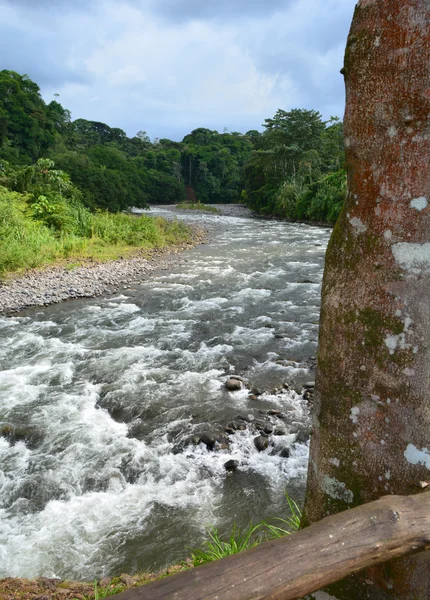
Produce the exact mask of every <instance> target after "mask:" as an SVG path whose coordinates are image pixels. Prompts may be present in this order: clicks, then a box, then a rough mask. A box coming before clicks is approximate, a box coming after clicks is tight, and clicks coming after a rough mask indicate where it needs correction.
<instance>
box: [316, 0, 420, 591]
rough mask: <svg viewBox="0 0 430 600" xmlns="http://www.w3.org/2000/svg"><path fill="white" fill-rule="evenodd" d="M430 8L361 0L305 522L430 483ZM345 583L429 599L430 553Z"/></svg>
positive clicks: (351, 45)
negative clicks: (341, 202)
mask: <svg viewBox="0 0 430 600" xmlns="http://www.w3.org/2000/svg"><path fill="white" fill-rule="evenodd" d="M429 19H430V1H429V0H361V1H360V2H359V3H358V5H357V7H356V10H355V14H354V19H353V23H352V27H351V31H350V34H349V38H348V44H347V49H346V56H345V66H344V71H343V72H344V75H345V81H346V91H347V104H346V114H345V142H346V151H347V169H348V189H349V192H348V198H347V201H346V205H345V207H344V209H343V211H342V214H341V216H340V218H339V221H338V223H337V225H336V227H335V229H334V231H333V235H332V238H331V240H330V244H329V248H328V251H327V259H326V269H325V274H324V282H323V293H322V312H321V323H320V341H319V352H318V368H317V379H316V392H315V416H314V434H313V436H312V442H311V456H310V464H309V473H308V488H307V495H306V503H305V513H304V523H305V524H309V523H313V522H315V521H318V520H319V519H321V518H323V517H324V516H326V515H328V514H332V513H335V512H339V511H342V510H345V509H347V508H351V507H353V506H356V505H358V504H363V503H366V502H370V501H372V500H375V499H377V498H379V497H381V496H383V495H385V494H402V495H407V494H413V493H415V492H416V491H417V490H419V488H420V487H422V488H423V487H424V486H425V485H426V482H427V481H430V207H429V198H430V196H429V194H430V190H429V188H430V168H429V167H430V164H429V140H430V126H429V116H430V81H429V64H430V39H429ZM345 586H346V587H347V588H348V590H349V591H346V592H341V591H339V590H337V591H333V590H331V591H330V593H331V594H334V597H336V598H347V599H348V600H358V599H361V598H366V599H367V598H396V599H398V600H427V599H428V598H430V554H429V553H428V552H426V553H424V554H423V555H421V556H417V557H411V558H406V559H400V560H398V561H396V562H392V563H389V564H388V565H387V566H384V567H377V568H375V569H371V570H369V571H368V572H367V573H365V574H364V575H363V577H362V578H361V577H360V578H359V577H358V576H356V577H355V578H354V579H352V580H351V581H350V582H348V583H345ZM345 586H344V587H345ZM351 590H353V591H351Z"/></svg>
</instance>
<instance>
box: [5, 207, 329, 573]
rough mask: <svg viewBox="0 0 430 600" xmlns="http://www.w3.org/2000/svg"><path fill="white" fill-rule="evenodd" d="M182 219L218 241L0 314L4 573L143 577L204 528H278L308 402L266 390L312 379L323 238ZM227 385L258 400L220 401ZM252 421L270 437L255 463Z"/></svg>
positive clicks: (181, 553) (306, 231)
mask: <svg viewBox="0 0 430 600" xmlns="http://www.w3.org/2000/svg"><path fill="white" fill-rule="evenodd" d="M158 212H159V213H160V212H161V213H163V212H164V211H163V210H161V211H158ZM184 218H188V219H190V220H193V221H197V222H198V221H202V220H203V221H206V222H208V221H209V222H212V223H214V224H215V225H216V228H215V232H214V234H213V236H212V237H213V239H212V241H211V242H210V243H208V244H206V245H202V246H200V247H198V248H195V249H194V250H191V251H190V252H188V253H187V254H186V255H184V257H183V261H182V264H181V265H180V266H177V267H176V268H172V270H169V271H159V272H157V273H155V274H154V275H153V276H152V277H151V278H150V279H148V280H146V281H143V282H142V283H140V284H134V285H133V286H132V287H131V288H130V289H126V290H124V291H123V292H122V293H121V294H120V295H117V296H115V297H107V298H97V299H92V300H80V301H73V302H68V303H65V304H61V305H57V306H51V307H46V308H43V309H37V310H36V309H34V310H32V311H27V312H26V313H25V314H23V315H22V316H19V317H13V318H0V369H1V370H0V431H2V435H0V577H6V576H21V577H30V578H33V577H37V576H40V575H45V576H59V577H62V578H75V579H90V580H91V579H94V578H95V577H100V576H103V575H106V574H114V573H116V574H118V573H120V572H124V571H125V572H129V573H133V572H136V571H139V570H154V569H157V568H161V567H162V566H164V565H167V564H171V563H173V562H175V561H176V560H178V559H182V558H185V556H186V555H187V554H189V552H187V547H190V546H197V545H199V544H201V542H202V540H203V539H204V534H205V529H206V527H207V526H208V525H209V524H210V525H215V526H216V527H217V528H218V529H219V530H220V531H229V530H230V529H231V527H232V524H233V523H237V524H238V525H240V526H245V525H248V524H249V522H250V521H251V520H253V521H254V522H255V521H257V520H260V519H262V518H268V517H271V516H277V515H284V514H286V501H285V496H284V492H285V490H288V492H289V493H290V494H291V495H292V496H293V497H294V498H296V499H298V500H299V501H300V500H301V499H302V497H303V491H304V485H305V477H306V467H307V457H308V445H307V442H306V431H307V429H308V427H309V414H308V406H307V403H306V401H305V400H304V399H303V398H302V397H301V395H300V394H298V393H296V392H295V391H293V390H291V391H287V390H286V391H285V392H280V391H277V392H276V393H270V390H271V391H273V389H274V388H277V387H278V388H279V387H280V386H281V385H282V383H283V382H288V381H292V380H293V381H295V382H303V381H305V380H307V379H309V378H312V377H313V375H312V374H311V373H310V372H309V371H308V369H307V365H308V364H309V357H313V356H314V355H315V353H316V341H317V331H318V318H319V303H320V300H319V296H320V283H321V278H322V269H323V261H324V253H325V249H326V245H327V242H328V238H329V233H330V232H329V230H328V229H325V228H318V227H309V226H306V225H301V224H299V225H292V224H287V223H282V222H277V221H263V220H258V219H250V218H235V217H227V216H206V215H205V216H204V217H202V216H195V215H190V216H188V217H184ZM310 282H312V283H310ZM233 373H235V374H237V375H241V376H243V377H245V378H247V379H248V380H249V382H250V383H251V385H252V386H254V387H258V388H260V389H261V390H266V391H267V392H266V393H264V394H263V395H262V396H259V397H258V399H257V400H255V399H249V398H248V394H249V390H246V389H242V390H240V391H237V392H233V393H230V392H228V391H227V390H226V389H225V386H224V384H225V381H226V379H227V377H228V376H229V375H231V374H233ZM269 409H279V410H281V411H282V413H284V414H283V415H281V417H282V418H281V419H279V418H278V417H277V416H270V417H268V416H267V414H264V413H267V410H269ZM259 411H261V412H259ZM238 415H241V416H243V417H244V418H245V419H247V420H248V421H252V422H251V423H250V424H248V425H247V428H246V429H245V430H243V431H237V432H236V433H235V434H230V435H229V436H227V438H228V441H229V447H224V448H222V447H219V448H218V449H215V450H208V448H207V447H206V446H205V445H204V444H202V443H199V444H197V445H196V444H195V441H196V440H195V439H194V440H193V439H192V438H193V436H194V437H195V436H196V435H198V434H199V433H201V432H205V431H209V432H215V433H222V432H223V430H224V427H225V426H226V424H227V423H228V422H229V421H231V420H232V419H237V416H238ZM259 418H262V419H266V420H270V421H271V422H272V426H273V428H274V429H275V430H276V432H277V433H278V434H281V435H270V437H269V442H270V445H269V448H268V449H267V450H265V451H263V452H258V451H257V449H256V447H255V446H254V442H253V440H254V438H255V437H256V435H258V432H256V430H255V428H254V425H253V422H255V420H257V421H258V419H259ZM243 422H245V421H243ZM297 436H298V437H297ZM296 440H297V441H296ZM225 445H226V444H224V446H225ZM286 448H288V449H289V452H290V456H289V457H285V454H286V452H285V449H286ZM281 454H284V456H281ZM287 454H288V452H287ZM229 459H236V460H238V461H239V467H238V469H237V470H236V471H234V472H233V473H227V472H226V470H225V468H224V463H225V462H226V461H227V460H229Z"/></svg>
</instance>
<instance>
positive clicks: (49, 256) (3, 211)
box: [0, 186, 191, 277]
mask: <svg viewBox="0 0 430 600" xmlns="http://www.w3.org/2000/svg"><path fill="white" fill-rule="evenodd" d="M55 206H57V205H55ZM58 207H59V208H58V211H59V212H58V213H57V214H58V215H60V214H61V215H63V214H64V213H65V210H66V209H67V218H66V219H64V220H63V221H62V224H63V225H64V227H61V228H58V225H57V227H55V226H53V225H51V226H49V225H48V224H47V219H46V218H37V217H35V214H34V205H31V203H29V202H28V197H27V196H26V195H25V194H20V193H17V192H11V191H10V190H7V189H6V188H3V187H1V186H0V277H2V276H4V275H5V274H7V273H9V272H14V271H22V270H26V269H31V268H34V267H39V266H42V265H45V264H48V263H52V262H55V261H57V260H60V259H66V258H71V257H76V258H77V259H79V258H95V259H98V260H108V259H113V258H117V257H118V256H124V255H127V254H131V253H133V251H135V250H136V249H137V248H144V249H151V248H163V247H165V246H169V245H172V244H179V243H182V242H186V241H188V240H189V239H190V237H191V231H190V229H189V228H188V227H187V226H186V225H185V224H184V223H181V222H179V221H174V222H169V221H166V220H165V219H162V218H160V217H156V218H154V217H148V216H146V215H142V216H140V217H137V216H133V215H126V214H122V213H121V214H112V213H107V212H98V213H95V214H93V213H90V212H89V211H88V210H87V209H86V208H84V207H83V206H82V205H80V204H75V205H74V204H68V205H67V206H64V205H63V204H61V203H58ZM54 217H55V214H53V213H52V212H50V213H49V219H50V221H49V222H50V223H52V222H53V221H52V219H53V218H54ZM57 223H58V221H57Z"/></svg>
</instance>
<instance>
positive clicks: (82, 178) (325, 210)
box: [0, 70, 346, 228]
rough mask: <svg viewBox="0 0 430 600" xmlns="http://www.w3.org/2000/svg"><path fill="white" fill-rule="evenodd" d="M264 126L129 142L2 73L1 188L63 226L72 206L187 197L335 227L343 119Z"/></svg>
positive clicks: (313, 116) (279, 116)
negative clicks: (22, 197)
mask: <svg viewBox="0 0 430 600" xmlns="http://www.w3.org/2000/svg"><path fill="white" fill-rule="evenodd" d="M263 127H264V130H263V131H262V132H260V131H258V130H257V129H255V130H250V131H248V132H246V133H244V134H243V133H239V132H229V131H224V132H222V133H219V132H218V131H212V130H209V129H205V128H198V129H195V130H194V131H192V132H191V133H190V134H188V135H186V136H185V137H184V139H183V140H182V142H176V141H171V140H169V139H155V140H153V141H152V142H151V140H150V139H149V137H148V136H147V134H146V133H145V132H144V131H139V132H138V133H137V134H136V135H135V136H134V137H132V138H129V137H127V135H126V133H125V132H124V131H123V130H122V129H119V128H115V127H109V126H108V125H106V124H105V123H100V122H96V121H87V120H85V119H76V120H72V116H71V113H70V111H68V110H67V109H65V108H63V106H62V105H61V104H60V103H59V102H58V99H55V100H53V101H51V102H50V103H49V104H47V103H45V101H44V100H43V98H42V96H41V94H40V89H39V87H38V85H37V84H36V83H35V82H33V81H32V80H31V79H30V78H29V77H28V76H27V75H20V74H18V73H16V72H14V71H8V70H3V71H0V186H2V187H3V189H4V188H7V189H9V190H11V191H12V192H17V193H19V194H27V195H28V199H29V201H30V203H31V204H32V205H33V208H34V211H35V214H38V215H39V216H44V217H45V219H47V222H48V224H49V225H50V226H57V227H60V228H61V227H62V226H63V224H64V223H67V222H68V221H70V218H72V216H71V215H70V214H69V216H67V214H68V213H70V210H69V207H70V205H73V206H74V207H75V209H76V206H78V205H80V206H83V207H85V208H86V209H89V210H90V211H94V210H108V211H109V212H118V211H123V210H127V209H129V208H130V207H131V206H134V207H139V208H145V207H147V206H148V205H149V204H172V203H178V202H181V201H183V200H187V201H189V202H203V203H209V204H210V203H236V202H242V203H244V204H247V205H248V206H249V207H250V208H252V209H253V210H254V211H256V212H257V213H259V214H262V215H267V216H276V217H281V218H286V219H290V220H298V221H311V222H324V223H330V224H332V223H334V222H335V221H336V219H337V216H338V214H339V212H340V208H341V206H342V204H343V201H344V198H345V195H346V173H345V170H344V147H343V124H342V122H341V121H340V120H339V119H338V118H337V117H332V118H330V120H329V121H324V120H323V118H322V115H321V114H320V113H319V112H317V111H315V110H305V109H293V110H290V111H288V112H287V111H284V110H278V111H277V112H276V114H275V115H274V116H273V118H268V119H266V120H265V123H264V125H263ZM41 186H42V187H41ZM42 188H43V189H42ZM4 193H5V192H3V194H4ZM75 216H76V215H75Z"/></svg>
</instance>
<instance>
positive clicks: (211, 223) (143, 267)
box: [0, 204, 252, 316]
mask: <svg viewBox="0 0 430 600" xmlns="http://www.w3.org/2000/svg"><path fill="white" fill-rule="evenodd" d="M214 206H215V208H217V209H218V210H219V212H220V215H221V216H231V217H250V216H252V213H251V211H250V210H249V209H248V208H247V207H245V206H242V205H239V204H226V205H223V204H216V205H214ZM153 208H154V209H157V208H162V209H166V210H168V211H169V212H171V214H172V217H175V215H176V214H187V213H195V214H199V215H202V216H203V215H204V214H205V213H204V211H198V210H197V211H193V210H182V209H180V208H178V206H176V205H162V206H154V207H153ZM212 217H213V215H212ZM166 218H169V216H168V215H166ZM202 226H203V228H201V227H202ZM192 227H193V226H192ZM216 229H217V222H216V219H215V220H214V219H213V218H211V219H209V218H208V219H207V220H205V219H202V220H201V222H200V223H199V228H197V227H196V228H194V230H193V234H192V238H191V240H190V241H189V242H187V243H184V244H180V245H177V246H170V247H168V248H164V249H161V250H160V249H157V248H155V249H153V250H150V251H148V250H137V251H136V253H135V254H134V255H132V256H131V257H127V258H121V259H117V260H111V261H108V262H103V263H98V262H96V261H91V260H89V261H86V262H83V263H82V264H80V265H79V266H76V261H73V260H70V261H69V262H67V261H65V262H63V263H62V264H61V266H56V265H54V266H48V267H45V268H39V269H32V270H30V271H27V272H26V273H24V274H22V275H18V276H15V277H11V278H10V279H7V280H6V281H4V282H0V315H2V314H3V315H7V316H10V315H14V314H16V313H18V312H20V311H22V310H24V309H26V308H31V307H36V306H49V305H50V304H57V303H59V302H64V301H65V300H71V299H77V298H95V297H97V296H103V295H109V294H115V293H117V292H118V291H119V290H120V289H121V288H122V289H124V288H125V287H126V286H127V285H128V284H132V283H136V282H138V281H141V280H142V279H145V278H146V277H148V276H149V275H150V274H151V273H152V272H153V271H155V270H160V269H162V270H167V269H168V268H170V267H172V266H173V265H174V264H177V262H178V261H179V256H178V255H179V254H180V253H182V252H184V251H185V250H189V249H190V248H194V247H195V246H197V245H199V244H202V243H206V241H207V240H208V237H209V236H211V235H213V234H214V233H215V231H216Z"/></svg>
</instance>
